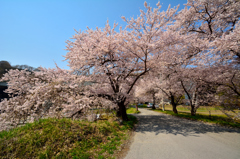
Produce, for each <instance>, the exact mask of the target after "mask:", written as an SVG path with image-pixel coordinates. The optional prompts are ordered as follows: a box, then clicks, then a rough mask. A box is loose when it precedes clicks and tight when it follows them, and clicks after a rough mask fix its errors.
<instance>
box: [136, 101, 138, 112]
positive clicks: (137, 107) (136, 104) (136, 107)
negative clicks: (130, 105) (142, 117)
mask: <svg viewBox="0 0 240 159" xmlns="http://www.w3.org/2000/svg"><path fill="white" fill-rule="evenodd" d="M136 110H137V111H138V104H137V103H136Z"/></svg>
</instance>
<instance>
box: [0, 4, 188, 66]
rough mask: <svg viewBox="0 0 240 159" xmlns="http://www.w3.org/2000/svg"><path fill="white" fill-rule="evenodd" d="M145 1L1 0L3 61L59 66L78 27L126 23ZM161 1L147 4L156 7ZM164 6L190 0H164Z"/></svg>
mask: <svg viewBox="0 0 240 159" xmlns="http://www.w3.org/2000/svg"><path fill="white" fill-rule="evenodd" d="M144 1H145V0H0V61H1V60H5V61H9V62H10V64H11V65H17V64H19V65H24V64H26V65H29V66H33V67H39V66H42V67H46V68H53V67H55V64H54V62H56V63H57V64H58V66H59V67H61V68H64V69H69V67H68V66H67V64H68V63H67V62H66V61H65V62H63V60H64V57H63V56H64V55H66V53H67V51H66V50H64V49H65V46H66V43H65V42H66V40H69V39H70V38H71V37H72V36H73V35H74V34H75V31H74V29H76V30H80V29H81V30H82V31H84V30H86V27H87V26H88V27H89V28H92V29H95V28H96V27H100V28H102V27H104V25H105V24H106V21H107V20H109V23H110V25H112V24H113V23H114V22H116V23H118V24H119V25H121V26H125V23H124V22H123V21H122V19H121V16H125V17H126V18H130V17H137V15H139V14H140V12H139V10H140V9H144V5H143V4H144ZM157 2H158V0H148V1H147V3H148V4H149V3H150V5H151V6H152V7H156V3H157ZM160 2H161V4H162V9H163V10H166V9H167V7H168V5H169V4H171V6H172V7H173V6H176V5H178V4H180V9H182V8H183V7H184V5H183V4H185V3H187V0H162V1H160Z"/></svg>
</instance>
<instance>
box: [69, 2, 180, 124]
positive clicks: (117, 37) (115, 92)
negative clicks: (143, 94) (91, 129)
mask: <svg viewBox="0 0 240 159" xmlns="http://www.w3.org/2000/svg"><path fill="white" fill-rule="evenodd" d="M144 6H145V8H146V12H144V11H142V10H140V12H141V14H140V16H139V17H137V18H136V19H134V18H131V19H130V20H129V19H126V18H125V17H122V18H123V20H124V21H125V22H126V23H127V26H126V28H125V29H122V28H121V27H120V31H119V32H116V31H115V29H116V25H115V24H114V26H113V28H111V27H110V26H109V24H108V23H107V24H106V26H105V28H103V29H100V28H96V30H92V29H88V30H86V31H85V32H81V31H80V32H77V33H76V34H75V35H74V36H73V39H74V40H73V41H68V42H67V44H68V46H67V50H68V51H69V52H68V53H67V54H66V56H65V57H66V60H68V62H69V66H70V67H71V69H72V70H74V71H75V72H78V73H80V74H81V73H84V72H91V73H90V74H89V76H88V78H89V80H91V81H94V82H95V85H98V86H97V87H98V88H100V89H99V90H96V94H98V95H99V96H102V97H106V98H108V99H109V100H112V101H113V102H114V103H116V104H117V105H118V108H119V109H118V116H121V117H122V119H123V120H128V118H127V114H126V105H127V104H128V102H126V101H127V100H128V98H129V95H130V94H131V93H132V90H133V87H134V86H135V84H136V82H137V81H138V80H139V79H140V77H142V76H144V75H145V74H146V73H147V72H149V71H150V70H151V69H152V66H151V64H152V63H153V61H154V60H155V57H156V54H158V56H160V55H159V52H161V51H162V50H163V49H164V48H165V47H167V46H169V45H171V40H170V39H169V40H168V43H163V41H164V39H167V36H169V35H167V34H166V35H165V30H166V29H167V28H168V27H169V26H170V25H172V24H173V21H174V17H175V14H176V11H177V8H174V9H173V8H172V9H171V8H170V7H169V8H168V10H167V11H162V12H160V9H161V5H160V3H157V8H154V9H152V8H151V7H150V6H148V5H147V3H146V2H145V3H144Z"/></svg>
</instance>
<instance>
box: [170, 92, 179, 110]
mask: <svg viewBox="0 0 240 159" xmlns="http://www.w3.org/2000/svg"><path fill="white" fill-rule="evenodd" d="M171 104H172V107H173V113H175V114H178V111H177V104H176V103H175V101H174V96H171Z"/></svg>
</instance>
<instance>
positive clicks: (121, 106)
mask: <svg viewBox="0 0 240 159" xmlns="http://www.w3.org/2000/svg"><path fill="white" fill-rule="evenodd" d="M118 108H119V109H118V111H117V116H118V117H121V118H122V120H123V121H128V117H127V112H126V107H125V105H124V101H122V102H120V103H118Z"/></svg>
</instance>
